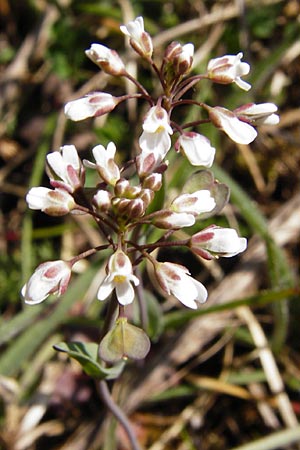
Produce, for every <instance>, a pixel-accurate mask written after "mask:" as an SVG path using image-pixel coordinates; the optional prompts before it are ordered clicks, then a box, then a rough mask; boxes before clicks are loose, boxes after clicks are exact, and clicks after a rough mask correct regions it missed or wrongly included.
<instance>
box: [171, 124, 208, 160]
mask: <svg viewBox="0 0 300 450" xmlns="http://www.w3.org/2000/svg"><path fill="white" fill-rule="evenodd" d="M175 150H177V151H179V150H181V151H182V153H183V154H184V155H185V156H186V157H187V159H188V160H189V162H190V163H191V164H192V165H193V166H203V167H211V166H212V164H213V162H214V157H215V153H216V149H215V148H214V147H212V146H211V145H210V141H209V140H208V139H207V138H206V137H205V136H202V135H201V134H198V133H194V132H193V131H190V132H186V133H183V134H182V135H181V136H179V138H178V140H177V141H176V143H175Z"/></svg>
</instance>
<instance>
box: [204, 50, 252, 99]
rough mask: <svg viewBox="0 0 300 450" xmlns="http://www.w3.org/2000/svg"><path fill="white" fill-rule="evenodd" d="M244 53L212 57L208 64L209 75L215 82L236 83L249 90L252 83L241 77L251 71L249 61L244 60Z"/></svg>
mask: <svg viewBox="0 0 300 450" xmlns="http://www.w3.org/2000/svg"><path fill="white" fill-rule="evenodd" d="M242 57H243V53H238V54H237V55H225V56H222V57H221V58H215V59H211V60H210V61H209V63H208V66H207V77H208V78H210V79H211V80H212V81H214V82H215V83H221V84H229V83H236V84H237V85H238V86H239V87H240V88H241V89H244V90H245V91H248V90H249V89H250V88H251V84H249V83H246V82H245V81H243V80H242V79H241V77H242V76H243V75H247V74H248V73H249V71H250V66H249V64H248V63H245V62H242V61H241V59H242Z"/></svg>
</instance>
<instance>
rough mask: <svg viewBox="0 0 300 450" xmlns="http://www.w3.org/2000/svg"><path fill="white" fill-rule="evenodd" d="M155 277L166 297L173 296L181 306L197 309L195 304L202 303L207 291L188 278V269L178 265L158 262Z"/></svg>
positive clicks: (201, 285)
mask: <svg viewBox="0 0 300 450" xmlns="http://www.w3.org/2000/svg"><path fill="white" fill-rule="evenodd" d="M154 270H155V275H156V278H157V281H158V282H159V284H160V286H161V288H162V289H163V290H164V291H165V293H166V294H167V295H174V297H176V298H177V299H178V300H179V301H180V302H181V303H182V304H183V305H185V306H187V307H188V308H192V309H197V303H196V302H198V303H204V302H205V301H206V299H207V290H206V289H205V287H204V286H203V284H202V283H200V282H199V281H197V280H195V279H194V278H192V277H191V276H190V273H189V271H188V269H187V268H186V267H184V266H181V265H179V264H174V263H170V262H163V263H160V262H158V263H157V264H156V265H155V268H154Z"/></svg>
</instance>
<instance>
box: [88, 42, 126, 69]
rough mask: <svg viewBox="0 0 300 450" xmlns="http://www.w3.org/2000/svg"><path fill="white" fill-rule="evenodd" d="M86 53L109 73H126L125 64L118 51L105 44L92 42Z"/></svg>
mask: <svg viewBox="0 0 300 450" xmlns="http://www.w3.org/2000/svg"><path fill="white" fill-rule="evenodd" d="M85 54H86V55H87V57H88V58H90V59H91V60H92V61H93V62H94V63H95V64H97V65H98V66H99V67H101V69H102V70H104V72H106V73H108V74H109V75H114V76H122V75H125V74H126V69H125V65H124V63H123V61H122V59H121V58H120V56H119V55H118V53H117V52H116V51H115V50H111V49H110V48H108V47H105V45H101V44H92V45H91V48H90V49H89V50H86V51H85Z"/></svg>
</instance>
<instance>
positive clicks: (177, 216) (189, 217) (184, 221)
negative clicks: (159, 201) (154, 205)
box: [152, 211, 195, 230]
mask: <svg viewBox="0 0 300 450" xmlns="http://www.w3.org/2000/svg"><path fill="white" fill-rule="evenodd" d="M152 223H153V225H155V226H156V227H157V228H163V229H173V230H177V229H180V228H183V227H190V226H191V225H194V223H195V217H194V215H193V214H189V213H185V212H180V213H179V212H178V213H177V212H173V211H164V212H162V213H161V214H158V215H156V216H155V217H154V218H153V219H152Z"/></svg>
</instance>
